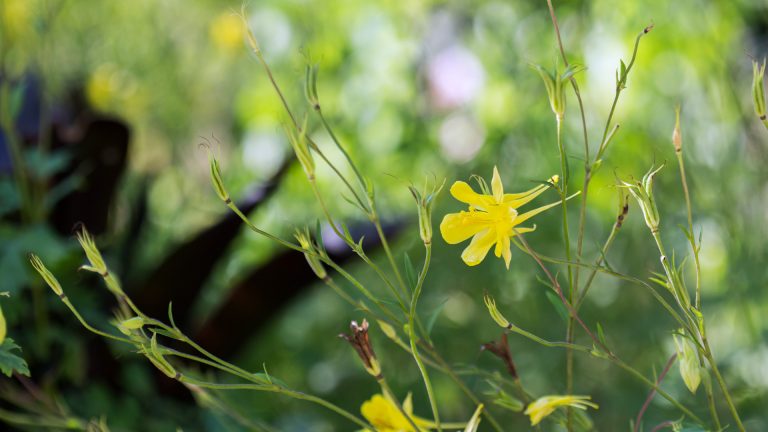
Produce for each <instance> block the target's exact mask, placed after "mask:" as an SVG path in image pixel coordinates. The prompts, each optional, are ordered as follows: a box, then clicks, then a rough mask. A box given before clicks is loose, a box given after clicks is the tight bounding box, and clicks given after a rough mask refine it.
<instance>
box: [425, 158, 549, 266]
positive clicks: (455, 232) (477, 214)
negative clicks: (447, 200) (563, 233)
mask: <svg viewBox="0 0 768 432" xmlns="http://www.w3.org/2000/svg"><path fill="white" fill-rule="evenodd" d="M557 181H558V176H552V178H550V179H549V185H544V184H543V185H540V186H536V187H535V188H533V189H531V190H529V191H527V192H522V193H516V194H505V193H504V186H503V185H502V184H501V177H500V176H499V170H498V169H496V167H493V179H492V180H491V191H492V195H484V194H479V193H477V192H475V191H474V190H472V187H471V186H469V185H468V184H467V183H465V182H463V181H457V182H455V183H454V184H453V186H451V195H453V197H454V198H456V199H457V200H459V201H461V202H463V203H466V204H469V211H462V212H460V213H451V214H447V215H445V217H444V218H443V222H442V223H441V224H440V233H441V234H442V235H443V239H445V241H446V242H447V243H450V244H456V243H461V242H463V241H464V240H466V239H468V238H470V237H472V241H471V242H470V243H469V246H467V248H466V249H464V252H462V254H461V259H462V260H464V262H465V263H466V264H467V265H469V266H474V265H478V264H480V262H482V261H483V259H485V256H486V255H487V254H488V251H489V250H490V249H491V246H493V245H494V244H495V245H496V248H495V250H494V253H495V254H496V256H497V257H501V256H503V257H504V262H505V264H506V265H507V268H509V262H510V261H511V260H512V251H511V249H510V238H512V237H514V236H515V235H516V234H522V233H527V232H530V231H533V230H535V229H536V226H535V225H534V226H533V227H530V228H527V227H517V225H519V224H521V223H523V222H525V221H527V220H528V219H530V218H531V217H533V216H535V215H537V214H539V213H541V212H543V211H544V210H547V209H550V208H552V207H554V206H556V205H558V204H560V201H558V202H556V203H552V204H549V205H545V206H543V207H539V208H537V209H534V210H531V211H529V212H526V213H523V214H518V212H517V208H518V207H521V206H523V205H524V204H527V203H528V202H529V201H531V200H533V199H534V198H536V197H537V196H539V195H540V194H541V193H542V192H544V191H545V190H547V189H548V188H549V187H550V185H555V184H556V183H557ZM516 227H517V228H516ZM473 236H474V237H473Z"/></svg>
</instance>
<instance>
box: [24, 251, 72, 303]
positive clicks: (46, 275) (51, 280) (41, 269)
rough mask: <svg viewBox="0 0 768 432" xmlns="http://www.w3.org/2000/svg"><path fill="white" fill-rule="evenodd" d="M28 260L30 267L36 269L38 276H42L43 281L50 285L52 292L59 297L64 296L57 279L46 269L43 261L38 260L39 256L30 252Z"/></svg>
mask: <svg viewBox="0 0 768 432" xmlns="http://www.w3.org/2000/svg"><path fill="white" fill-rule="evenodd" d="M29 262H30V263H31V264H32V267H34V268H35V270H37V272H38V273H39V274H40V276H42V278H43V280H44V281H45V283H46V284H48V286H49V287H51V289H52V290H53V292H54V293H56V295H57V296H59V297H64V290H62V289H61V284H59V281H58V280H56V277H54V276H53V273H51V272H50V271H48V269H47V268H46V267H45V264H43V261H42V260H40V257H38V256H37V255H35V254H30V255H29Z"/></svg>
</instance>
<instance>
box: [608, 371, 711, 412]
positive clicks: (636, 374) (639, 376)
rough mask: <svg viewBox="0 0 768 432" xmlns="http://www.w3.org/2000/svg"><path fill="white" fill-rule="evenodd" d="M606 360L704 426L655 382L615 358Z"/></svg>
mask: <svg viewBox="0 0 768 432" xmlns="http://www.w3.org/2000/svg"><path fill="white" fill-rule="evenodd" d="M608 360H609V361H610V362H612V363H613V364H615V365H616V366H618V367H620V368H621V369H624V370H625V371H627V372H629V374H630V375H632V376H634V377H635V378H637V379H638V380H640V381H642V382H644V383H645V384H647V385H648V386H649V387H651V388H652V389H654V390H656V393H658V394H659V395H661V397H663V398H664V399H666V400H668V401H669V402H670V403H672V405H674V406H675V407H676V408H677V409H679V410H680V411H681V412H682V413H683V414H685V415H687V416H688V417H689V418H691V420H693V421H695V422H696V423H699V424H700V425H704V424H705V423H704V421H703V420H702V419H701V418H700V417H699V416H697V415H696V414H694V413H693V412H692V411H691V410H689V409H688V408H686V407H685V406H684V405H683V404H681V403H680V402H678V400H677V399H675V398H674V397H672V396H671V395H670V394H669V393H667V392H666V391H664V390H662V389H661V387H659V386H658V384H656V383H655V382H653V381H651V380H649V379H648V378H646V377H645V376H644V375H643V374H641V373H640V372H639V371H638V370H637V369H635V368H633V367H632V366H630V365H628V364H626V363H624V362H623V361H621V360H619V359H618V358H615V357H614V358H613V359H610V358H609V359H608Z"/></svg>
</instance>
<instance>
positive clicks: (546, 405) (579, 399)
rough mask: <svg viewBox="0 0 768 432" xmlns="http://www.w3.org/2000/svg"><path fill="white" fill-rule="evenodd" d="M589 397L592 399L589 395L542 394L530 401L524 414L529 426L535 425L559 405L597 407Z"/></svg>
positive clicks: (581, 407) (582, 407) (585, 407)
mask: <svg viewBox="0 0 768 432" xmlns="http://www.w3.org/2000/svg"><path fill="white" fill-rule="evenodd" d="M590 399H592V398H591V397H590V396H573V395H566V396H558V395H554V396H544V397H540V398H538V399H536V400H535V401H533V402H531V403H530V404H529V405H528V407H527V408H526V409H525V412H524V414H525V415H527V416H530V418H531V426H536V425H537V424H539V423H540V422H541V421H542V420H543V419H544V418H545V417H547V416H548V415H550V414H552V413H553V412H554V411H555V409H557V408H559V407H563V406H570V407H573V408H578V409H581V410H586V409H587V407H590V408H594V409H597V408H598V405H597V404H596V403H594V402H590Z"/></svg>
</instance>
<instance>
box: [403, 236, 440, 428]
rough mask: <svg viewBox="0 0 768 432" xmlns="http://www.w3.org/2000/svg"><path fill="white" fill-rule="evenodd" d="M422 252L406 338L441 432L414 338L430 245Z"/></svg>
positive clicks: (435, 406) (434, 402)
mask: <svg viewBox="0 0 768 432" xmlns="http://www.w3.org/2000/svg"><path fill="white" fill-rule="evenodd" d="M424 250H425V253H424V266H423V267H422V268H421V273H420V274H419V279H418V281H417V282H416V286H415V287H414V289H413V296H412V297H411V309H410V312H409V313H408V337H409V339H410V341H411V353H412V354H413V359H414V360H416V364H417V365H418V367H419V372H421V377H422V380H423V381H424V386H425V387H426V389H427V396H428V397H429V405H430V406H431V408H432V415H433V416H434V418H435V427H436V428H437V430H438V432H439V431H442V427H441V426H440V413H439V411H438V409H437V400H436V398H435V392H434V389H433V388H432V381H431V380H430V379H429V372H428V371H427V368H426V367H425V366H424V362H423V361H422V359H421V355H420V354H419V349H418V347H417V336H416V305H417V304H418V302H419V296H421V290H422V288H423V287H424V280H426V278H427V271H428V270H429V263H430V261H431V258H432V245H431V244H425V245H424Z"/></svg>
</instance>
